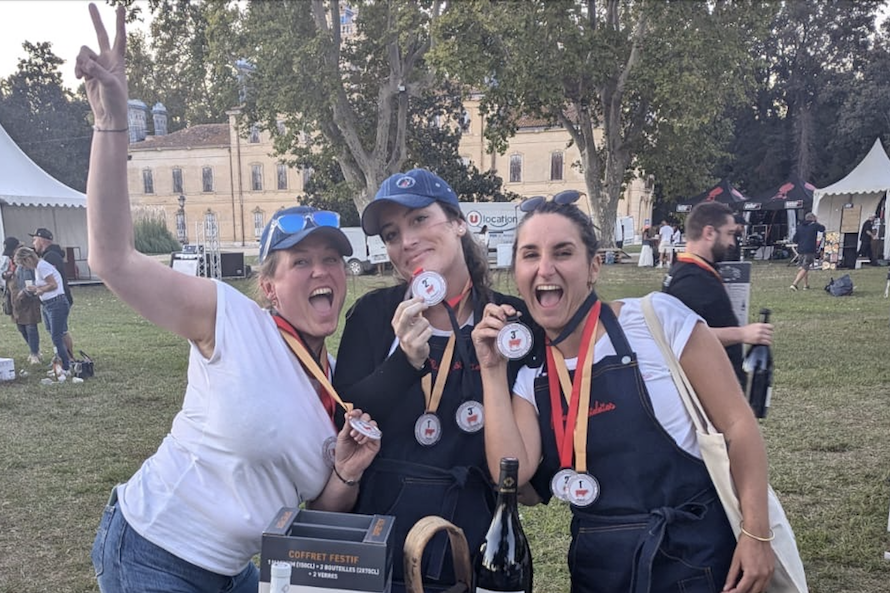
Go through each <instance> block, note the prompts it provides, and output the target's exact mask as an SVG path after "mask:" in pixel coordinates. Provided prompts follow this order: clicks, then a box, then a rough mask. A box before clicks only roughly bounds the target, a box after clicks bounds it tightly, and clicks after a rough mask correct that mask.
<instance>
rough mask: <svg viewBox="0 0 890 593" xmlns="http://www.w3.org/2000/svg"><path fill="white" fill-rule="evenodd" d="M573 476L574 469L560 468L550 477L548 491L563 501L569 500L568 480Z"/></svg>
mask: <svg viewBox="0 0 890 593" xmlns="http://www.w3.org/2000/svg"><path fill="white" fill-rule="evenodd" d="M574 477H575V470H573V469H568V468H565V469H561V470H559V471H558V472H556V475H554V476H553V478H551V479H550V492H552V493H553V496H555V497H556V498H558V499H559V500H561V501H563V502H568V501H569V482H570V481H571V479H572V478H574Z"/></svg>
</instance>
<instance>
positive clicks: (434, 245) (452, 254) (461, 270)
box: [334, 169, 524, 591]
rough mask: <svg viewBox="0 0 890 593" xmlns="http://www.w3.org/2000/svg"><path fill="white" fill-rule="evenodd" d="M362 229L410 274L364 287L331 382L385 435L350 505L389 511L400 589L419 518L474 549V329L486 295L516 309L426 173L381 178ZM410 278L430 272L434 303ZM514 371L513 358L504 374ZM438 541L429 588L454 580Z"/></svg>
mask: <svg viewBox="0 0 890 593" xmlns="http://www.w3.org/2000/svg"><path fill="white" fill-rule="evenodd" d="M362 228H363V229H364V231H365V233H366V234H368V235H380V237H381V239H383V241H384V243H385V244H386V248H387V253H388V254H389V258H390V260H391V261H392V262H393V265H394V266H395V269H396V271H397V272H398V273H399V275H400V276H401V277H402V278H403V279H404V280H405V281H406V282H405V283H403V284H399V285H397V286H394V287H391V288H384V289H380V290H377V291H374V292H372V293H369V294H367V295H365V296H364V297H362V298H361V299H360V300H359V301H358V302H357V303H356V304H355V306H354V307H353V308H352V309H351V310H350V311H349V313H348V314H347V318H346V327H345V329H344V331H343V338H342V339H341V342H340V350H339V352H338V358H339V361H340V363H339V364H338V366H337V372H336V374H335V376H334V384H335V385H336V387H337V389H339V390H340V391H341V392H342V393H343V394H344V397H346V398H347V399H349V401H353V402H355V403H356V405H358V406H361V407H362V409H364V410H366V411H368V412H369V413H370V414H371V415H373V416H374V417H375V418H376V419H377V421H378V422H379V423H380V427H381V429H382V430H383V432H384V433H385V434H386V438H385V439H384V441H383V445H382V448H381V451H380V455H379V456H378V457H377V459H376V460H375V461H374V462H373V463H372V464H371V467H369V468H368V470H367V471H366V472H365V478H364V479H363V482H362V489H361V492H360V494H359V500H358V504H357V505H356V509H355V510H356V512H360V513H385V514H391V515H395V516H396V523H395V528H396V548H395V549H396V554H395V555H394V558H393V573H394V585H393V587H394V589H393V590H394V591H401V590H403V589H402V584H401V581H402V580H403V566H402V565H403V559H402V554H401V549H402V546H403V543H404V539H405V536H406V534H407V532H408V531H409V530H410V529H411V527H412V526H413V525H414V523H416V522H417V520H418V519H420V518H422V517H424V516H426V515H440V516H442V517H444V518H446V519H448V520H450V521H451V522H452V523H454V524H455V525H457V526H458V527H460V528H461V529H463V530H464V533H465V534H466V536H467V540H468V542H469V545H470V549H471V550H477V549H478V547H479V544H480V542H481V540H482V537H483V536H484V534H485V530H486V529H487V527H488V524H489V521H490V519H491V513H492V509H493V508H494V497H493V489H492V482H491V476H490V475H489V473H488V471H487V469H486V464H485V447H484V442H483V436H482V435H483V427H484V424H485V415H484V410H483V408H482V399H481V398H482V383H481V380H480V378H479V370H478V369H479V363H478V361H477V358H476V353H475V351H474V349H473V344H472V340H471V339H470V333H471V331H472V329H473V325H474V320H478V319H479V318H480V315H481V312H482V309H483V307H484V306H485V305H486V304H487V303H489V302H495V303H510V304H511V305H512V306H513V307H515V308H516V309H517V310H520V311H521V310H524V307H523V306H522V303H521V302H520V301H519V300H518V299H516V298H513V297H507V296H504V295H501V294H498V293H496V292H494V291H492V290H491V288H490V280H489V277H488V264H487V257H486V255H485V254H483V252H482V246H481V245H480V244H479V242H478V241H477V240H476V239H475V238H474V237H473V236H472V233H470V232H469V231H468V229H467V223H466V221H465V220H464V218H463V216H462V214H461V211H460V207H459V203H458V199H457V195H456V194H455V193H454V191H453V190H452V189H451V187H450V186H449V185H448V184H447V183H446V182H445V181H444V180H442V179H441V178H440V177H438V176H437V175H435V174H433V173H431V172H430V171H427V170H424V169H413V170H411V171H408V172H407V173H397V174H395V175H393V176H391V177H389V178H388V179H386V180H385V181H384V182H383V184H382V185H381V187H380V190H379V191H378V192H377V195H376V197H375V198H374V201H373V202H372V203H371V204H370V205H369V206H368V207H367V208H366V209H365V211H364V212H363V213H362ZM431 272H435V273H436V274H434V275H432V276H429V275H430V273H431ZM412 278H417V279H418V280H419V281H420V282H421V283H422V282H423V281H424V280H429V281H430V284H429V286H428V287H429V288H431V289H435V290H432V292H433V293H439V294H438V300H440V301H441V302H438V304H432V302H434V301H436V299H431V300H430V299H424V298H423V297H422V296H417V293H418V286H416V285H415V283H414V282H410V281H411V280H412ZM409 282H410V285H411V286H412V288H409ZM518 368H519V362H518V361H517V362H516V363H515V364H513V365H512V366H511V369H512V370H511V373H512V374H515V371H517V370H518ZM443 369H446V370H445V371H443ZM512 374H511V376H512ZM445 548H446V543H445V540H444V539H443V538H438V539H435V540H433V541H432V542H431V543H430V544H429V545H427V547H426V550H425V556H424V566H423V571H424V584H425V586H427V587H428V588H429V590H436V589H434V587H435V586H436V585H437V584H440V585H444V584H453V583H454V577H453V576H452V567H451V559H450V557H449V555H448V553H447V550H446V549H445Z"/></svg>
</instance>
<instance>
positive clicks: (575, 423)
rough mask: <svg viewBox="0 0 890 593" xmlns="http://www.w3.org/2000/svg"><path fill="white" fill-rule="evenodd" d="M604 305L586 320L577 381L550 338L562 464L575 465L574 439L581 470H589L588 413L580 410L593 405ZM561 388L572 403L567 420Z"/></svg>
mask: <svg viewBox="0 0 890 593" xmlns="http://www.w3.org/2000/svg"><path fill="white" fill-rule="evenodd" d="M601 307H602V302H601V301H597V302H596V304H594V306H593V309H592V310H591V311H590V315H589V316H588V317H587V321H586V322H585V323H584V330H583V333H582V334H581V348H580V351H579V352H578V365H577V367H576V368H575V379H574V381H571V382H569V373H568V369H567V368H566V362H565V358H563V355H562V352H560V351H559V349H557V348H554V347H553V344H552V343H551V342H549V341H548V343H547V375H548V380H549V383H550V410H551V419H552V421H553V431H554V433H555V435H556V450H557V453H558V454H559V463H560V467H571V466H572V444H573V441H574V453H575V469H576V471H578V472H581V473H583V472H586V471H587V423H588V415H587V414H586V413H584V414H580V413H579V410H581V409H584V410H587V409H588V408H589V407H590V383H591V379H592V375H593V366H592V364H591V363H592V361H593V350H594V342H595V339H596V328H597V327H598V326H599V316H600V309H601ZM560 385H561V389H560ZM560 392H562V395H563V397H565V398H566V402H567V403H568V405H569V411H568V414H567V416H566V419H565V421H563V419H562V401H561V399H560V397H559V396H560ZM569 394H571V396H569Z"/></svg>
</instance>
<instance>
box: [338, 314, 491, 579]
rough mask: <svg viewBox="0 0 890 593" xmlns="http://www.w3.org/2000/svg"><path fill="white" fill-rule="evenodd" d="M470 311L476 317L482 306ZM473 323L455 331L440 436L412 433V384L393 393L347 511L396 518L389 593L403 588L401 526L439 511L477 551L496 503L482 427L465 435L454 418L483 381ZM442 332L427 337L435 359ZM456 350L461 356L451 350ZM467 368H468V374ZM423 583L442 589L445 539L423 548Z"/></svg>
mask: <svg viewBox="0 0 890 593" xmlns="http://www.w3.org/2000/svg"><path fill="white" fill-rule="evenodd" d="M479 309H480V310H479V311H477V312H476V315H477V316H476V319H479V318H480V315H481V308H479ZM472 330H473V328H472V326H469V325H468V326H464V327H463V328H461V331H460V334H459V335H458V340H457V342H458V344H457V345H456V348H455V357H454V360H453V362H452V366H451V370H450V372H449V376H448V380H447V382H446V384H445V389H444V392H443V394H442V399H441V402H440V403H439V408H438V410H437V415H438V417H439V420H440V422H441V424H442V437H441V439H440V440H439V442H438V443H436V444H435V445H432V446H429V447H427V446H423V445H421V444H419V443H418V442H417V440H416V439H415V437H414V423H415V421H416V420H417V418H418V417H420V415H421V414H423V412H424V408H425V402H424V396H423V392H422V390H421V387H420V383H419V382H418V383H417V384H416V385H415V386H414V387H412V388H411V389H410V390H409V391H408V392H407V393H403V394H394V397H393V400H394V401H395V402H397V403H394V404H393V409H392V411H391V413H390V415H388V416H387V417H386V419H385V420H384V422H383V424H381V430H382V431H383V434H384V437H383V440H382V441H381V450H380V453H379V454H378V456H377V457H376V458H375V459H374V461H373V462H372V463H371V465H370V467H368V469H367V470H365V473H364V475H363V476H362V485H361V490H360V492H359V497H358V502H357V503H356V506H355V509H354V512H356V513H361V514H375V513H376V514H384V515H393V516H395V517H396V521H395V525H394V530H395V533H394V535H395V537H394V542H395V549H394V550H393V567H392V570H393V587H392V593H402V592H404V590H405V589H404V554H403V546H404V543H405V538H406V537H407V535H408V532H409V531H410V530H411V528H412V527H414V524H415V523H417V521H419V520H420V519H422V518H423V517H426V516H427V515H438V516H440V517H443V518H445V519H447V520H448V521H450V522H451V523H453V524H455V525H456V526H458V527H460V528H461V529H463V531H464V534H465V535H466V538H467V542H468V544H469V548H470V553H471V554H474V553H475V552H476V551H478V549H479V546H480V545H481V544H482V539H483V538H484V537H485V533H486V531H488V526H489V523H490V522H491V517H492V514H493V512H494V507H495V503H496V493H495V487H494V484H493V482H492V481H491V478H490V477H489V475H488V469H487V467H488V466H487V462H486V459H485V441H484V437H483V433H484V429H483V430H480V431H478V432H475V433H472V434H470V433H466V432H464V431H463V430H461V429H460V427H459V426H458V425H457V421H456V419H455V414H456V413H457V409H458V407H459V406H460V405H461V404H462V403H463V402H464V401H467V400H470V399H475V400H476V401H478V402H481V401H482V379H481V377H480V375H479V372H478V364H479V363H478V361H477V359H476V353H475V350H474V349H473V348H472V339H471V335H470V334H471V332H472ZM446 342H447V338H444V337H442V336H433V337H432V338H431V339H430V358H431V359H432V361H433V362H435V361H441V360H442V353H443V352H444V350H445V344H446ZM461 349H462V351H463V354H462V355H458V352H459V351H460V350H461ZM466 367H470V368H469V372H467V369H466ZM421 568H422V574H423V579H424V588H425V589H426V590H427V591H441V590H444V589H446V588H448V587H450V586H452V585H454V583H455V577H454V567H453V561H452V557H451V550H450V546H449V544H448V537H447V534H445V533H438V534H436V535H435V536H434V537H433V538H432V539H431V540H430V541H429V543H428V544H427V546H426V548H425V549H424V557H423V564H422V567H421Z"/></svg>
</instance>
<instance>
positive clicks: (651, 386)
mask: <svg viewBox="0 0 890 593" xmlns="http://www.w3.org/2000/svg"><path fill="white" fill-rule="evenodd" d="M621 302H622V303H624V306H623V307H621V312H620V313H619V314H618V323H619V324H621V329H623V330H624V335H625V336H626V337H627V341H628V343H629V344H630V348H631V350H633V351H634V352H636V354H637V362H638V364H639V366H640V373H641V374H642V375H643V380H644V381H645V382H646V388H647V389H648V390H649V398H650V399H651V400H652V407H653V409H654V410H655V417H656V418H657V419H658V422H659V423H660V424H661V425H662V426H663V427H664V429H665V430H666V431H667V433H668V434H669V435H671V438H673V439H674V441H675V442H676V443H677V444H678V445H679V446H680V447H681V448H682V449H683V450H684V451H686V452H688V453H690V454H692V455H694V456H695V457H698V458H699V459H700V458H701V452H700V450H699V447H698V441H697V440H696V437H695V427H694V426H693V424H692V419H691V418H690V417H689V414H688V413H687V412H686V408H685V406H684V405H683V401H682V400H681V399H680V394H679V393H678V392H677V388H676V387H675V386H674V381H673V379H672V378H671V372H670V370H669V369H668V367H667V364H666V363H665V361H664V357H663V356H662V355H661V351H660V350H659V349H658V344H656V343H655V340H654V339H653V338H652V334H651V333H649V326H647V325H646V320H645V318H644V317H643V311H642V309H641V307H640V305H641V299H624V300H622V301H621ZM604 306H605V304H604ZM652 306H653V308H654V309H655V313H656V315H657V316H658V318H659V319H660V320H661V323H662V326H663V327H664V333H665V336H667V340H668V343H669V344H670V345H671V349H672V350H673V351H674V354H676V355H677V358H679V357H680V355H682V354H683V349H684V348H685V347H686V342H687V341H688V340H689V336H690V334H691V333H692V330H693V328H694V327H695V324H696V323H698V322H702V323H704V321H703V320H702V318H701V317H699V316H698V315H696V314H695V313H693V312H692V310H690V309H689V308H687V307H686V305H684V304H683V303H681V302H680V301H679V300H677V299H676V298H674V297H672V296H670V295H667V294H664V293H661V292H656V293H653V295H652ZM614 354H615V348H614V346H612V342H611V340H609V336H608V334H604V335H603V336H602V337H601V338H600V339H599V340H597V342H596V345H595V346H594V351H593V360H594V363H596V362H598V361H600V360H602V358H603V357H605V356H612V355H614ZM577 364H578V359H577V358H568V359H566V367H568V369H569V370H570V371H573V370H575V367H576V366H577ZM543 371H544V366H541V367H539V368H535V369H532V368H529V367H522V369H520V371H519V375H518V376H517V377H516V383H515V384H514V385H513V391H514V392H515V393H516V395H518V396H519V397H521V398H522V399H524V400H526V401H528V402H530V403H531V404H532V406H534V408H535V411H536V412H537V410H538V406H537V404H536V403H535V385H534V381H535V378H536V377H539V376H540V375H541V374H542V373H543ZM594 401H596V393H592V394H591V403H593V402H594ZM601 403H604V404H606V403H608V402H601Z"/></svg>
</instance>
